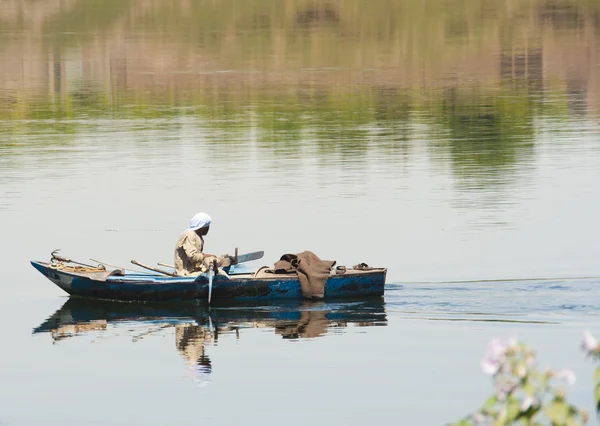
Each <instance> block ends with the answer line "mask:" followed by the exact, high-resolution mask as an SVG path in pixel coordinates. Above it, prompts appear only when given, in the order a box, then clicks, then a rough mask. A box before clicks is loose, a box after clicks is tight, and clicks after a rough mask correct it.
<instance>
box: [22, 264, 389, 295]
mask: <svg viewBox="0 0 600 426" xmlns="http://www.w3.org/2000/svg"><path fill="white" fill-rule="evenodd" d="M31 264H32V265H33V267H34V268H36V269H37V270H38V271H40V272H41V273H42V274H43V275H44V276H46V277H47V278H48V279H49V280H50V281H52V282H53V283H55V284H56V285H57V286H58V287H60V288H61V289H62V290H64V291H65V292H67V293H68V294H70V295H73V296H81V297H92V298H98V299H110V300H122V301H180V300H194V299H196V300H207V298H208V278H207V277H206V276H205V275H200V276H198V277H168V276H162V275H152V274H127V275H124V276H109V275H108V273H74V272H66V271H63V270H59V269H55V268H52V267H51V266H50V265H49V264H48V263H45V262H35V261H33V262H31ZM386 273H387V270H386V269H384V268H381V269H379V268H373V269H371V270H358V271H353V270H348V271H347V272H346V273H345V274H341V275H331V276H330V277H329V278H328V280H327V283H326V285H325V298H326V299H334V298H335V299H337V298H358V297H367V296H382V295H383V293H384V286H385V277H386ZM302 298H303V296H302V290H301V288H300V282H299V280H298V278H297V276H296V275H295V274H292V275H285V276H281V275H277V276H274V277H273V278H271V277H260V278H255V277H252V276H249V275H246V276H239V277H236V276H235V275H232V276H226V275H217V276H215V278H214V281H213V291H212V300H213V301H215V302H218V301H220V300H221V301H223V300H240V301H246V300H269V299H302Z"/></svg>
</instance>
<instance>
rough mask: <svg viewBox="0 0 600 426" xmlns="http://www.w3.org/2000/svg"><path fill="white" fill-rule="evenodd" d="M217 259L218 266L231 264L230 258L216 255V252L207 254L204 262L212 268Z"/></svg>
mask: <svg viewBox="0 0 600 426" xmlns="http://www.w3.org/2000/svg"><path fill="white" fill-rule="evenodd" d="M215 260H216V261H217V266H229V265H230V264H231V263H230V262H229V259H223V258H221V257H217V256H215V255H214V254H209V255H205V256H204V261H203V262H204V264H205V265H206V266H207V267H209V268H210V267H211V266H212V264H213V262H214V261H215Z"/></svg>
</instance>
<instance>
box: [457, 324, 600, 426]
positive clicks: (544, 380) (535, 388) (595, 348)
mask: <svg viewBox="0 0 600 426" xmlns="http://www.w3.org/2000/svg"><path fill="white" fill-rule="evenodd" d="M583 348H584V349H585V350H586V351H587V353H588V354H589V355H592V356H594V357H596V359H598V358H600V345H598V341H596V339H594V338H593V337H592V336H591V334H589V333H587V334H585V335H584V342H583ZM481 369H482V370H483V372H484V373H486V374H489V375H490V376H492V377H493V379H494V394H493V395H492V396H491V397H490V398H489V399H488V400H487V401H486V402H485V403H484V404H483V406H482V407H481V408H480V409H479V410H478V411H476V412H474V413H472V414H471V415H469V416H467V417H465V418H464V419H462V420H460V421H459V422H458V423H455V425H459V426H463V425H498V426H500V425H552V426H558V425H565V426H575V425H582V424H584V423H586V422H587V421H588V419H589V415H588V413H587V411H585V410H582V409H579V408H577V407H575V406H574V405H571V404H569V403H568V402H567V400H566V391H565V389H564V387H563V386H562V385H563V384H564V383H565V382H566V383H568V384H573V383H575V374H574V373H573V372H572V371H571V370H561V371H559V372H556V371H554V370H551V369H545V370H540V369H538V368H537V366H536V364H535V352H534V351H533V350H532V349H530V348H528V347H527V346H526V345H524V344H522V343H518V342H517V341H515V340H510V341H503V340H492V341H491V342H490V344H489V346H488V349H487V352H486V354H485V357H484V359H483V360H482V362H481ZM596 401H597V407H600V403H599V401H600V368H599V369H598V370H597V371H596Z"/></svg>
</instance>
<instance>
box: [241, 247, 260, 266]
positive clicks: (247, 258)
mask: <svg viewBox="0 0 600 426" xmlns="http://www.w3.org/2000/svg"><path fill="white" fill-rule="evenodd" d="M264 255H265V252H264V251H262V250H261V251H254V252H252V253H246V254H240V255H238V257H237V263H244V262H250V261H251V260H258V259H261V258H262V257H263V256H264Z"/></svg>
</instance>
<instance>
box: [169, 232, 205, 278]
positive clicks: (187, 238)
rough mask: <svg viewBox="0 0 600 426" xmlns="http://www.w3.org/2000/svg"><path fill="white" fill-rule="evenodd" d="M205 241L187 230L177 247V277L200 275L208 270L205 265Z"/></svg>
mask: <svg viewBox="0 0 600 426" xmlns="http://www.w3.org/2000/svg"><path fill="white" fill-rule="evenodd" d="M203 250H204V239H203V238H202V237H199V236H198V234H196V233H195V232H194V231H192V230H191V229H188V230H186V231H185V232H184V233H183V234H181V237H179V241H177V245H176V246H175V272H176V273H177V275H182V276H190V275H200V274H201V273H202V272H205V271H206V270H207V268H206V266H205V265H204V263H202V262H203V261H204V253H203V252H202V251H203Z"/></svg>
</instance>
